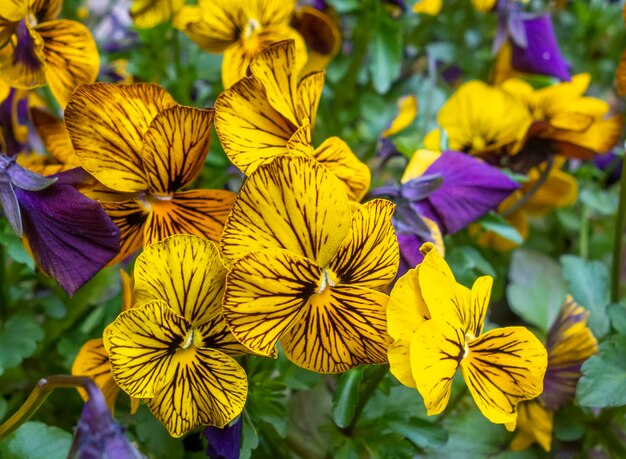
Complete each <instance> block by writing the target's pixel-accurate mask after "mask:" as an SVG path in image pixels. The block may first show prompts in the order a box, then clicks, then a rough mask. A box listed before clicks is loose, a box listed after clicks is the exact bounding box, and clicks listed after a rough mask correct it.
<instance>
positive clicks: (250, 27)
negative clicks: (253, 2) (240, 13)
mask: <svg viewBox="0 0 626 459" xmlns="http://www.w3.org/2000/svg"><path fill="white" fill-rule="evenodd" d="M260 28H261V24H260V23H259V21H258V20H257V19H255V18H251V19H248V23H247V24H246V28H245V30H244V33H243V39H244V40H250V38H251V37H252V35H253V34H254V32H255V31H256V30H257V29H260Z"/></svg>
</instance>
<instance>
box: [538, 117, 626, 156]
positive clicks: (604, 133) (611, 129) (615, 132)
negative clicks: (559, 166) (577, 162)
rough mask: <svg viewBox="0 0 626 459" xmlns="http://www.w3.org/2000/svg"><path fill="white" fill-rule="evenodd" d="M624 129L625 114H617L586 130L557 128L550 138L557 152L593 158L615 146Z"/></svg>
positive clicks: (597, 122) (564, 154)
mask: <svg viewBox="0 0 626 459" xmlns="http://www.w3.org/2000/svg"><path fill="white" fill-rule="evenodd" d="M623 129H624V118H623V116H622V115H615V116H611V117H609V118H606V119H601V120H598V121H596V122H595V123H593V124H592V125H591V126H590V127H589V129H587V130H586V131H584V132H572V131H561V130H556V131H554V132H551V133H550V135H549V139H550V140H551V145H552V146H553V147H554V149H555V153H558V154H561V155H563V156H567V157H569V158H576V159H591V158H593V157H594V156H595V155H596V154H599V153H605V152H607V151H609V150H611V149H612V148H613V147H615V145H616V144H617V142H618V141H619V139H620V136H621V133H622V131H623Z"/></svg>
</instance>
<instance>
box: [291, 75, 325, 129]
mask: <svg viewBox="0 0 626 459" xmlns="http://www.w3.org/2000/svg"><path fill="white" fill-rule="evenodd" d="M323 89H324V72H316V73H312V74H310V75H307V76H306V77H304V78H303V79H302V80H301V81H300V83H299V84H298V98H297V101H296V115H297V117H298V119H299V120H300V121H301V122H305V121H306V120H308V122H309V123H310V124H311V129H313V128H314V127H315V119H316V116H317V107H318V105H319V103H320V98H321V97H322V90H323Z"/></svg>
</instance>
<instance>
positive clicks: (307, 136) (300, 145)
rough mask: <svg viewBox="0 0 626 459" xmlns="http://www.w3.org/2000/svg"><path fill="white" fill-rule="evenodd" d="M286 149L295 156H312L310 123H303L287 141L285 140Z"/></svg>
mask: <svg viewBox="0 0 626 459" xmlns="http://www.w3.org/2000/svg"><path fill="white" fill-rule="evenodd" d="M287 151H289V153H291V154H292V155H296V156H306V157H309V158H310V157H313V146H312V145H311V125H309V124H308V123H307V124H305V125H304V126H302V127H300V128H299V129H298V130H297V131H296V132H295V133H294V134H293V135H292V136H291V138H290V139H289V142H287Z"/></svg>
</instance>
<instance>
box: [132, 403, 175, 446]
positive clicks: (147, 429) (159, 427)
mask: <svg viewBox="0 0 626 459" xmlns="http://www.w3.org/2000/svg"><path fill="white" fill-rule="evenodd" d="M135 420H136V422H137V427H136V432H137V437H138V438H139V440H140V441H141V443H143V444H144V445H145V446H144V447H143V448H142V450H144V451H158V453H159V457H183V455H184V447H183V444H182V443H181V442H180V441H178V440H177V439H175V438H172V437H171V436H170V434H169V433H168V432H167V430H166V429H165V427H164V426H163V424H161V423H160V422H159V421H158V420H157V419H156V418H155V417H154V416H153V415H152V413H150V411H149V410H148V408H146V407H145V406H144V405H141V406H140V407H139V410H137V414H135Z"/></svg>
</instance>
